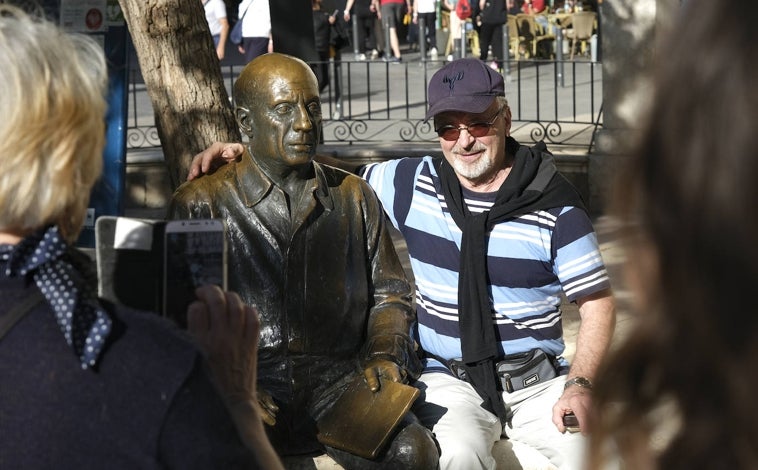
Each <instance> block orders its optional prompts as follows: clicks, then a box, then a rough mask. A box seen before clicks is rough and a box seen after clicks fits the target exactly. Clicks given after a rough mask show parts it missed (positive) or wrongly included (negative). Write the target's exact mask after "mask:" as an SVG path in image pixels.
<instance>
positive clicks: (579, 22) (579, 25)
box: [565, 11, 597, 60]
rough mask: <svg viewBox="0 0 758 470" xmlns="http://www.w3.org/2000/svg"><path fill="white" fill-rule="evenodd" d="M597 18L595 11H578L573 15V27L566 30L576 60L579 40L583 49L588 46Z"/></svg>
mask: <svg viewBox="0 0 758 470" xmlns="http://www.w3.org/2000/svg"><path fill="white" fill-rule="evenodd" d="M596 19H597V13H595V12H594V11H578V12H576V13H574V14H573V15H571V28H570V29H567V30H566V32H565V36H566V39H570V40H571V60H574V52H575V51H576V43H577V41H578V42H579V45H580V46H581V48H582V51H584V50H585V48H586V47H587V42H589V40H590V38H591V37H592V33H593V32H594V30H595V20H596Z"/></svg>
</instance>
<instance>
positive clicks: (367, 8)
mask: <svg viewBox="0 0 758 470" xmlns="http://www.w3.org/2000/svg"><path fill="white" fill-rule="evenodd" d="M351 12H352V13H351ZM343 18H344V20H345V22H348V21H350V19H351V18H352V19H353V21H354V22H356V23H357V24H358V47H357V49H358V57H357V59H358V60H366V59H367V58H370V59H372V60H374V59H377V58H378V57H379V51H378V50H377V34H376V24H377V21H376V20H377V13H376V4H375V3H374V1H373V0H347V4H346V5H345V13H344V15H343Z"/></svg>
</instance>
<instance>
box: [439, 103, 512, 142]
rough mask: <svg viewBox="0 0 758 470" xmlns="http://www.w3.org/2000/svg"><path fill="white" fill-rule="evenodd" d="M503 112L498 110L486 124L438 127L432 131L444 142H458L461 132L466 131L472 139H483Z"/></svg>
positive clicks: (475, 123)
mask: <svg viewBox="0 0 758 470" xmlns="http://www.w3.org/2000/svg"><path fill="white" fill-rule="evenodd" d="M502 110H503V108H500V109H498V110H497V112H496V113H495V115H494V116H492V119H490V120H489V121H486V122H472V123H471V124H469V125H468V126H451V125H447V126H442V127H438V128H437V129H435V130H434V131H435V132H436V133H437V135H438V136H440V137H442V138H443V139H444V140H447V141H454V140H458V137H460V136H461V131H462V130H464V129H465V130H467V131H468V133H469V134H471V136H472V137H484V136H485V135H487V134H488V133H489V132H490V129H491V128H492V126H494V125H495V121H496V120H497V117H498V116H500V112H501V111H502Z"/></svg>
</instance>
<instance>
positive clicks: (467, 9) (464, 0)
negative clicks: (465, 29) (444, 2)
mask: <svg viewBox="0 0 758 470" xmlns="http://www.w3.org/2000/svg"><path fill="white" fill-rule="evenodd" d="M455 14H456V15H458V18H460V19H462V20H465V19H467V18H470V17H471V4H470V3H469V0H458V3H456V4H455Z"/></svg>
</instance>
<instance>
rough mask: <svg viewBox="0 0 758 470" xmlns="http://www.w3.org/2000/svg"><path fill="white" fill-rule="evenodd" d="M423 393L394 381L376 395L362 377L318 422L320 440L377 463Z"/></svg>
mask: <svg viewBox="0 0 758 470" xmlns="http://www.w3.org/2000/svg"><path fill="white" fill-rule="evenodd" d="M420 393H421V392H420V391H419V389H417V388H415V387H411V386H410V385H404V384H401V383H397V382H391V381H382V382H381V388H380V389H379V391H377V392H376V393H374V392H372V391H371V390H370V389H369V388H368V385H367V384H366V380H365V379H364V378H363V376H362V375H359V376H358V377H356V378H355V380H353V381H352V382H351V383H350V385H348V388H347V390H345V392H344V393H343V394H342V396H341V397H340V398H339V400H337V403H335V404H334V406H333V407H332V409H331V410H329V412H328V413H327V414H326V415H324V417H323V418H321V419H320V420H319V422H318V429H319V433H318V440H319V442H321V443H322V444H324V445H328V446H330V447H334V448H337V449H340V450H344V451H347V452H350V453H351V454H355V455H358V456H360V457H363V458H366V459H375V458H376V457H377V456H378V455H379V452H380V451H381V450H382V448H383V447H384V445H385V444H386V443H387V440H388V439H389V437H390V436H391V435H392V431H393V430H394V429H395V427H396V426H397V425H398V423H400V421H401V420H402V419H403V416H404V415H405V414H406V413H407V412H408V410H409V409H410V408H411V405H412V404H413V402H414V401H415V400H416V398H417V397H418V396H419V394H420Z"/></svg>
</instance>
